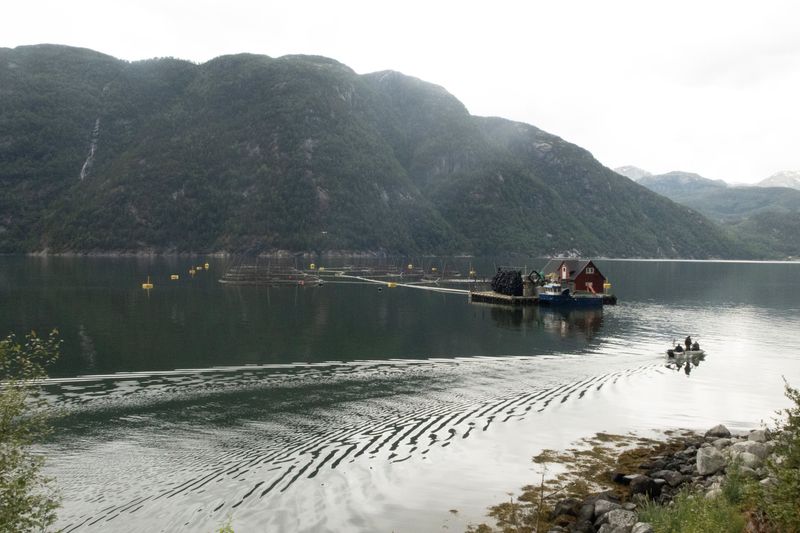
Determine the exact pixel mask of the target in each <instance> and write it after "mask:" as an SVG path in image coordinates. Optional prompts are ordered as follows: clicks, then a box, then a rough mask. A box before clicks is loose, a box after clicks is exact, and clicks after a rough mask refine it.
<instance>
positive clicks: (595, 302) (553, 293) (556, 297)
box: [539, 283, 603, 307]
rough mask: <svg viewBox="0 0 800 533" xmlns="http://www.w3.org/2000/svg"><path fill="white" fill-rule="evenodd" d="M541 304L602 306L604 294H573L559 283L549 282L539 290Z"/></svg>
mask: <svg viewBox="0 0 800 533" xmlns="http://www.w3.org/2000/svg"><path fill="white" fill-rule="evenodd" d="M539 305H546V306H547V305H549V306H569V307H602V305H603V295H602V294H572V293H570V291H569V289H565V288H562V287H561V284H559V283H548V284H547V285H545V286H544V287H542V288H541V289H540V291H539Z"/></svg>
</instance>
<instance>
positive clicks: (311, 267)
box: [308, 263, 317, 270]
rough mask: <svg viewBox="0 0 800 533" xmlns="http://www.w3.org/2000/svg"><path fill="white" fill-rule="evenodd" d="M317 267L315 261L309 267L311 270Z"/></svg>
mask: <svg viewBox="0 0 800 533" xmlns="http://www.w3.org/2000/svg"><path fill="white" fill-rule="evenodd" d="M315 268H317V265H315V264H314V263H311V264H310V265H308V269H309V270H314V269H315Z"/></svg>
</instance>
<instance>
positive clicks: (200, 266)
mask: <svg viewBox="0 0 800 533" xmlns="http://www.w3.org/2000/svg"><path fill="white" fill-rule="evenodd" d="M194 268H195V270H203V265H197V266H196V267H194Z"/></svg>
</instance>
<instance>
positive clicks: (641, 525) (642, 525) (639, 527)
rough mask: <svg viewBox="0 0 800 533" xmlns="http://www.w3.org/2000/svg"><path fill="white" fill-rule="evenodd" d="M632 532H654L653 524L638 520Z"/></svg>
mask: <svg viewBox="0 0 800 533" xmlns="http://www.w3.org/2000/svg"><path fill="white" fill-rule="evenodd" d="M631 533H653V526H652V524H648V523H647V522H636V523H635V524H634V525H633V528H631Z"/></svg>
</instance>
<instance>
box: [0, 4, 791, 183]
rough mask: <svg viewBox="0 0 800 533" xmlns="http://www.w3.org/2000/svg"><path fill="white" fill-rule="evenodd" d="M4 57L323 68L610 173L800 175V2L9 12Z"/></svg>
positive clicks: (0, 24)
mask: <svg viewBox="0 0 800 533" xmlns="http://www.w3.org/2000/svg"><path fill="white" fill-rule="evenodd" d="M2 12H3V13H2V18H0V46H2V47H15V46H18V45H22V44H37V43H45V42H47V43H58V44H68V45H73V46H82V47H87V48H92V49H94V50H97V51H100V52H104V53H107V54H110V55H113V56H115V57H118V58H122V59H129V60H135V59H145V58H151V57H161V56H174V57H179V58H183V59H189V60H192V61H196V62H203V61H206V60H208V59H211V58H213V57H216V56H218V55H222V54H229V53H237V52H251V53H258V54H266V55H270V56H273V57H277V56H281V55H284V54H296V53H305V54H319V55H325V56H328V57H332V58H334V59H337V60H339V61H341V62H343V63H345V64H347V65H349V66H350V67H352V68H353V69H354V70H355V71H356V72H359V73H366V72H372V71H376V70H385V69H392V70H398V71H401V72H403V73H405V74H409V75H412V76H416V77H418V78H422V79H424V80H427V81H430V82H433V83H437V84H439V85H442V86H444V87H445V88H446V89H447V90H449V91H450V92H451V93H452V94H454V95H455V96H456V97H457V98H459V99H460V100H461V101H462V102H464V104H465V105H466V106H467V108H469V110H470V112H471V113H472V114H475V115H495V116H501V117H505V118H509V119H513V120H519V121H523V122H528V123H530V124H533V125H535V126H538V127H540V128H542V129H544V130H546V131H549V132H551V133H554V134H556V135H559V136H561V137H563V138H565V139H566V140H568V141H571V142H574V143H577V144H579V145H581V146H583V147H584V148H587V149H588V150H590V151H591V152H592V153H593V154H594V155H595V157H597V158H598V159H599V160H600V161H601V162H602V163H604V164H605V165H607V166H610V167H616V166H621V165H627V164H631V165H636V166H639V167H642V168H644V169H646V170H649V171H651V172H656V173H661V172H667V171H670V170H685V171H691V172H697V173H699V174H701V175H703V176H706V177H709V178H715V179H716V178H721V179H725V180H727V181H732V182H750V183H752V182H756V181H759V180H761V179H763V178H765V177H767V176H769V175H770V174H772V173H774V172H777V171H779V170H800V142H798V141H800V2H796V1H793V0H786V1H770V0H762V1H759V2H756V1H750V2H742V1H703V0H693V1H684V0H669V1H664V0H660V1H647V0H631V1H614V0H605V1H603V0H548V1H539V0H529V1H523V0H519V1H504V0H495V1H493V2H489V1H486V0H484V1H482V2H470V1H460V2H459V1H434V0H428V1H427V2H423V1H417V0H404V1H394V2H388V1H387V2H381V1H378V0H373V1H343V0H338V1H330V0H329V1H322V0H320V1H302V0H295V1H292V0H284V1H282V2H275V1H271V0H264V1H261V2H247V1H243V0H225V1H213V0H180V1H172V0H161V1H158V2H156V1H153V0H136V1H121V0H118V1H115V0H102V1H95V0H86V1H84V0H73V1H66V0H7V1H6V2H5V3H4V6H3V10H2Z"/></svg>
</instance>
